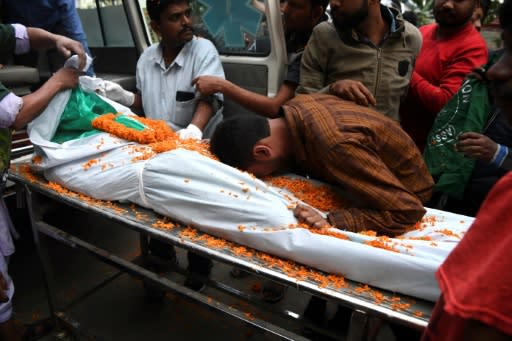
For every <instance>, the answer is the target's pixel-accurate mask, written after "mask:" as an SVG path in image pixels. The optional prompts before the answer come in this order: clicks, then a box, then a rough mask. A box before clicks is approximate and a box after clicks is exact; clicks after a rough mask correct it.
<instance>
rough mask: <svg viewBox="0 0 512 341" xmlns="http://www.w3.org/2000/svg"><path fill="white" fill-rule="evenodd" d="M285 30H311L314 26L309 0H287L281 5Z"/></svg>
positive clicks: (298, 31) (295, 31)
mask: <svg viewBox="0 0 512 341" xmlns="http://www.w3.org/2000/svg"><path fill="white" fill-rule="evenodd" d="M283 15H284V26H285V30H286V32H289V33H301V32H307V31H311V30H312V29H313V27H314V26H315V24H316V23H315V22H313V16H312V15H313V11H312V7H311V0H288V1H287V2H285V5H284V7H283Z"/></svg>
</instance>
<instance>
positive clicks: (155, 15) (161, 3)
mask: <svg viewBox="0 0 512 341" xmlns="http://www.w3.org/2000/svg"><path fill="white" fill-rule="evenodd" d="M183 2H186V3H187V4H188V3H189V0H146V9H147V10H148V15H149V18H150V19H151V20H153V21H160V14H162V13H163V12H164V11H165V9H166V8H167V6H169V5H174V4H181V3H183Z"/></svg>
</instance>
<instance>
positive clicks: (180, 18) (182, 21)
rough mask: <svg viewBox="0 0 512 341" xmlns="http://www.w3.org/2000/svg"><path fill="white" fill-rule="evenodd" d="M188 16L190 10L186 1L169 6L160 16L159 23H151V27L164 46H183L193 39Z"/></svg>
mask: <svg viewBox="0 0 512 341" xmlns="http://www.w3.org/2000/svg"><path fill="white" fill-rule="evenodd" d="M190 14H191V10H190V7H189V5H188V4H187V2H186V1H183V2H181V3H178V4H171V5H169V6H167V8H166V9H165V11H164V12H163V13H162V14H160V21H159V22H154V21H153V22H152V25H151V27H152V28H153V30H155V32H156V33H157V34H158V35H160V36H161V37H162V41H163V42H164V44H165V45H167V46H170V47H179V46H183V45H184V44H185V43H187V42H189V41H190V40H192V38H193V37H194V32H193V30H192V21H191V18H190Z"/></svg>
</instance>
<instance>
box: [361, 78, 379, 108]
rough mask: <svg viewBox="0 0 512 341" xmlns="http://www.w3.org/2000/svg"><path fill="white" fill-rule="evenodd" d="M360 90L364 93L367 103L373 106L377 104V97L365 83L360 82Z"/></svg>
mask: <svg viewBox="0 0 512 341" xmlns="http://www.w3.org/2000/svg"><path fill="white" fill-rule="evenodd" d="M359 91H360V92H361V93H363V96H364V97H365V99H366V101H367V103H368V104H369V105H372V106H376V105H377V101H376V100H375V97H373V94H372V93H371V92H370V90H368V88H367V87H366V86H364V85H363V83H359Z"/></svg>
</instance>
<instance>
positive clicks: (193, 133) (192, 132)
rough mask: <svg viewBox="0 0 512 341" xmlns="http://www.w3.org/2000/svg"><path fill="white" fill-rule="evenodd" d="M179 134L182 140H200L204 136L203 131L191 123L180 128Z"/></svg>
mask: <svg viewBox="0 0 512 341" xmlns="http://www.w3.org/2000/svg"><path fill="white" fill-rule="evenodd" d="M178 136H179V137H180V139H182V140H186V139H194V140H200V139H201V138H202V137H203V132H202V131H201V129H199V128H198V127H197V126H196V125H194V124H192V123H191V124H189V125H188V126H187V127H186V128H184V129H181V130H178Z"/></svg>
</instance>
